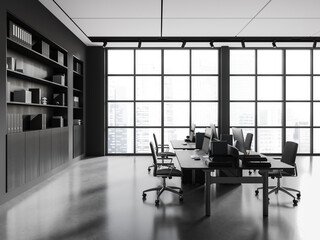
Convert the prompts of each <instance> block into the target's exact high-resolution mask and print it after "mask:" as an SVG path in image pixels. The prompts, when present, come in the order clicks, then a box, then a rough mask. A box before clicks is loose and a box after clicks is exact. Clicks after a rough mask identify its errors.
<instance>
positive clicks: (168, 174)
mask: <svg viewBox="0 0 320 240" xmlns="http://www.w3.org/2000/svg"><path fill="white" fill-rule="evenodd" d="M150 148H151V154H152V160H153V166H154V168H153V176H155V177H161V178H162V185H161V186H158V187H155V188H150V189H147V190H144V191H143V192H142V199H143V201H144V200H146V197H147V194H146V193H147V192H151V191H157V198H156V200H155V205H156V206H158V205H159V198H160V196H161V194H162V193H163V192H164V191H170V192H172V193H175V194H178V195H179V200H180V202H181V201H183V197H182V193H183V192H182V189H181V188H179V187H175V186H167V184H166V179H167V178H169V179H171V178H172V177H180V178H181V177H182V172H181V171H180V170H178V169H176V168H175V166H174V165H173V164H172V165H167V166H164V165H162V164H158V162H157V156H156V151H155V149H154V145H153V143H152V142H150Z"/></svg>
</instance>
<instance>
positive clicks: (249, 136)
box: [244, 133, 255, 175]
mask: <svg viewBox="0 0 320 240" xmlns="http://www.w3.org/2000/svg"><path fill="white" fill-rule="evenodd" d="M252 139H253V134H252V133H247V135H246V139H245V140H244V148H245V150H246V151H248V150H251V144H252ZM254 171H255V170H254ZM251 173H252V172H251V170H249V174H250V175H251Z"/></svg>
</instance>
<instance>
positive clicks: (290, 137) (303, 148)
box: [286, 128, 310, 153]
mask: <svg viewBox="0 0 320 240" xmlns="http://www.w3.org/2000/svg"><path fill="white" fill-rule="evenodd" d="M286 134H287V139H286V141H293V142H296V143H298V153H310V129H309V128H287V131H286Z"/></svg>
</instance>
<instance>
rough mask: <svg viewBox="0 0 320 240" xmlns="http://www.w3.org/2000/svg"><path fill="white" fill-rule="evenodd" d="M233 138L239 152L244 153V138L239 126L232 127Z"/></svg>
mask: <svg viewBox="0 0 320 240" xmlns="http://www.w3.org/2000/svg"><path fill="white" fill-rule="evenodd" d="M232 134H233V139H234V141H235V143H236V144H235V147H236V148H238V150H239V151H240V152H243V153H245V152H246V149H245V146H244V138H243V133H242V129H241V128H232Z"/></svg>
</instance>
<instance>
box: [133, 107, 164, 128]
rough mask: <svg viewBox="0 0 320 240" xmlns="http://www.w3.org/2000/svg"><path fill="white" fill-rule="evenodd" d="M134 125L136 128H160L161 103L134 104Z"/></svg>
mask: <svg viewBox="0 0 320 240" xmlns="http://www.w3.org/2000/svg"><path fill="white" fill-rule="evenodd" d="M136 125H137V126H160V125H161V103H154V102H152V103H146V102H137V103H136Z"/></svg>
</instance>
